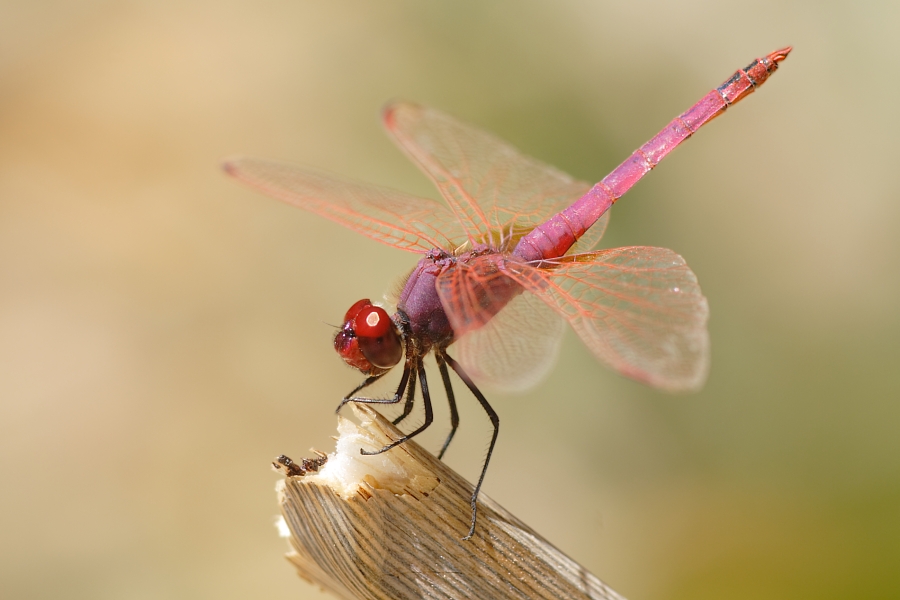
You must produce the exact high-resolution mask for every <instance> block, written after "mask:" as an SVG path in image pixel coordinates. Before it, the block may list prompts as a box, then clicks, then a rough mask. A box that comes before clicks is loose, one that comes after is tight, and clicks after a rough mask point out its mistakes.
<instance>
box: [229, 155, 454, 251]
mask: <svg viewBox="0 0 900 600" xmlns="http://www.w3.org/2000/svg"><path fill="white" fill-rule="evenodd" d="M224 168H225V171H226V172H227V173H229V174H230V175H232V176H234V177H235V178H237V179H238V180H239V181H241V182H243V183H245V184H247V185H249V186H251V187H254V188H256V189H258V190H260V191H262V192H263V193H265V194H268V195H269V196H273V197H275V198H278V199H279V200H282V201H284V202H287V203H288V204H293V205H294V206H298V207H300V208H305V209H306V210H309V211H312V212H314V213H317V214H319V215H321V216H323V217H325V218H327V219H331V220H332V221H335V222H337V223H340V224H341V225H343V226H345V227H349V228H350V229H353V230H355V231H358V232H360V233H362V234H364V235H367V236H369V237H371V238H373V239H375V240H378V241H379V242H382V243H384V244H387V245H389V246H394V247H395V248H400V249H401V250H408V251H410V252H426V251H428V250H429V249H431V248H435V247H439V248H452V247H453V244H454V243H455V242H460V241H462V240H465V233H464V232H463V230H462V228H461V226H460V225H459V222H458V221H457V219H456V218H455V217H454V215H453V213H452V212H450V210H449V209H448V208H447V207H446V206H444V205H443V204H440V203H439V202H436V201H434V200H429V199H427V198H417V197H415V196H411V195H408V194H404V193H403V192H398V191H395V190H391V189H387V188H382V187H377V186H373V185H368V184H364V183H358V182H355V181H351V180H349V179H343V178H339V177H336V176H334V175H330V174H327V173H323V172H320V171H316V170H314V169H309V168H306V167H299V166H295V165H288V164H284V163H279V162H275V161H268V160H261V159H256V158H238V159H234V160H230V161H228V162H226V163H225V165H224Z"/></svg>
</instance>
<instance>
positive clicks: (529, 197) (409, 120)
mask: <svg viewBox="0 0 900 600" xmlns="http://www.w3.org/2000/svg"><path fill="white" fill-rule="evenodd" d="M384 124H385V127H386V129H387V131H388V133H390V135H391V136H392V137H393V139H394V141H395V142H396V143H397V145H398V146H399V147H400V148H401V149H402V150H403V151H404V152H406V153H407V154H408V155H409V156H410V158H412V160H413V161H414V162H415V163H416V164H417V165H418V166H419V168H421V169H422V170H423V171H424V172H425V173H426V174H427V175H428V176H429V177H430V178H431V180H432V181H434V183H435V185H437V187H438V189H439V190H440V192H441V194H442V195H443V197H444V199H445V200H446V201H447V203H448V204H450V208H451V209H452V210H453V212H454V213H455V214H456V216H457V217H458V218H459V221H460V223H461V224H462V226H463V228H464V229H465V231H466V233H467V234H468V237H469V239H470V240H471V241H473V242H493V243H494V244H495V245H497V244H499V242H500V239H501V238H502V237H505V238H509V237H513V238H515V237H518V236H520V235H521V234H522V233H523V232H526V231H529V230H531V229H532V228H534V227H535V226H536V225H538V224H540V223H543V222H544V221H546V220H547V218H549V217H550V216H551V215H553V214H555V213H557V212H559V211H560V210H562V209H563V208H565V207H566V206H568V205H569V204H571V203H572V202H574V201H575V200H577V199H578V198H580V197H581V196H582V195H584V194H585V193H586V192H587V191H588V190H589V189H590V187H591V186H590V184H588V183H585V182H583V181H577V180H575V179H573V178H572V177H570V176H569V175H567V174H565V173H563V172H562V171H559V170H557V169H555V168H553V167H551V166H549V165H546V164H544V163H542V162H540V161H538V160H536V159H534V158H531V157H528V156H525V155H523V154H521V153H520V152H519V151H518V150H516V149H515V148H513V147H512V146H510V145H509V144H507V143H506V142H503V141H501V140H500V139H498V138H496V137H494V136H493V135H490V134H489V133H486V132H484V131H482V130H480V129H477V128H475V127H473V126H471V125H468V124H466V123H463V122H461V121H459V120H457V119H455V118H454V117H451V116H450V115H448V114H445V113H443V112H441V111H438V110H435V109H433V108H426V107H422V106H418V105H415V104H408V103H396V104H392V105H389V106H388V107H386V108H385V110H384ZM607 220H608V216H606V215H604V216H603V217H602V218H601V219H600V221H598V222H597V223H596V224H595V225H594V226H593V227H592V228H591V230H590V231H589V232H588V234H587V235H586V236H585V237H586V239H585V241H584V242H583V243H582V244H580V247H581V248H582V249H583V250H587V249H590V248H592V247H593V245H594V244H596V242H597V240H599V237H600V236H601V235H602V234H603V230H604V229H605V228H606V222H607ZM510 234H512V235H510Z"/></svg>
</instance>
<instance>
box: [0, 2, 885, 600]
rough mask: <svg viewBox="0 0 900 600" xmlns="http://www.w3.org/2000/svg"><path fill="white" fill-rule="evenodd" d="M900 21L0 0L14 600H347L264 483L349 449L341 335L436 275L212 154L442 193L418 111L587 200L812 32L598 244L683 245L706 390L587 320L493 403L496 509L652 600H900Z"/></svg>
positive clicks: (0, 177) (3, 429) (861, 10)
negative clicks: (275, 467)
mask: <svg viewBox="0 0 900 600" xmlns="http://www.w3.org/2000/svg"><path fill="white" fill-rule="evenodd" d="M898 31H900V3H896V2H876V1H871V0H870V1H868V2H854V3H851V2H801V1H789V2H771V1H765V0H764V1H763V2H759V1H754V2H749V1H745V2H724V3H723V2H712V1H709V0H705V1H703V0H686V1H684V2H679V3H669V2H660V1H656V2H644V1H634V0H632V1H629V2H612V1H609V2H586V1H582V2H576V1H556V2H483V1H482V2H477V1H472V2H435V1H432V2H413V1H407V2H400V1H389V2H351V1H346V0H332V1H330V2H311V1H299V0H292V1H283V0H263V1H260V2H243V3H241V2H223V1H218V2H210V1H205V2H204V1H202V0H185V1H183V2H179V3H174V2H172V3H157V2H149V1H144V2H139V1H134V2H124V1H104V0H96V1H82V2H61V1H40V0H37V1H33V2H27V3H25V2H12V1H2V2H0V211H2V212H0V477H2V482H3V483H2V489H3V492H2V494H0V564H2V565H3V567H2V569H0V596H2V597H3V598H10V599H12V598H16V599H32V598H35V599H36V598H72V599H81V598H84V599H106V598H108V599H117V600H120V599H139V600H143V599H149V598H185V599H186V598H250V597H252V598H323V597H325V596H324V595H322V594H320V593H319V592H318V591H316V590H315V589H314V588H312V587H311V586H309V585H307V584H305V583H304V582H302V581H300V580H299V579H297V577H296V576H295V575H294V573H293V571H292V569H291V568H290V567H289V566H288V564H287V563H286V562H285V561H284V560H283V559H282V554H283V553H284V551H285V549H286V547H285V543H284V541H283V540H280V539H278V538H277V537H276V532H275V529H274V527H273V522H274V515H275V514H276V511H277V507H276V504H275V497H274V494H273V486H274V483H275V481H276V479H277V476H276V475H275V474H273V473H272V472H271V471H270V470H269V466H268V465H269V461H270V460H271V459H272V458H273V457H274V456H275V455H277V454H280V453H282V452H284V453H287V454H289V455H292V456H295V457H300V456H303V455H306V454H308V453H307V449H308V448H309V447H310V446H316V447H318V448H321V449H324V450H329V451H330V450H331V449H332V447H333V446H332V442H331V439H330V436H331V435H332V434H333V433H334V424H335V421H334V416H333V414H332V412H333V409H334V407H335V405H336V402H337V401H338V399H339V398H340V397H341V396H342V395H343V394H344V393H346V392H347V391H349V389H350V388H352V386H353V385H354V384H355V383H356V382H357V380H358V375H357V374H355V373H354V372H352V371H351V370H350V369H348V368H347V367H345V366H344V365H343V364H342V362H341V361H340V360H339V359H338V358H337V357H336V356H335V355H334V353H333V351H332V349H331V335H332V331H333V330H332V329H331V328H330V327H329V326H328V325H326V324H327V323H336V322H338V321H339V320H340V318H341V316H342V315H343V312H344V310H346V308H347V307H349V305H350V304H351V303H352V302H354V301H356V300H357V299H359V298H362V297H372V298H380V297H381V295H382V294H383V293H384V292H385V291H387V290H389V289H390V288H391V287H392V285H393V283H394V281H395V280H396V278H397V277H398V276H400V275H402V274H404V273H405V272H406V271H407V270H408V269H409V268H410V267H411V266H412V265H413V263H414V262H415V257H414V256H413V255H409V254H406V253H403V252H400V251H397V250H393V249H391V248H388V247H386V246H381V245H380V244H377V243H375V242H373V241H370V240H368V239H366V238H364V237H362V236H360V235H358V234H355V233H353V232H351V231H349V230H344V229H342V228H340V227H338V226H337V225H333V224H332V223H330V222H328V221H325V220H324V219H321V218H319V217H316V216H314V215H311V214H307V213H304V212H302V211H299V210H297V209H294V208H291V207H288V206H285V205H282V204H280V203H278V202H276V201H273V200H270V199H267V198H264V197H262V196H260V195H258V194H255V193H253V192H251V191H249V190H247V189H245V188H242V187H239V186H238V185H235V184H234V183H233V182H232V181H230V180H228V179H227V178H226V177H224V176H223V175H222V173H221V172H220V171H219V169H218V161H219V159H220V158H222V157H224V156H228V155H231V154H235V153H242V154H250V155H258V156H266V157H272V158H281V159H286V160H291V161H295V162H299V163H307V164H313V165H316V166H319V167H322V168H325V169H328V170H331V171H334V172H338V173H342V174H345V175H348V176H351V177H354V178H358V179H362V180H368V181H372V182H376V183H380V184H384V185H389V186H392V187H396V188H400V189H403V190H405V191H408V192H412V193H418V194H426V195H431V196H434V195H435V192H434V191H433V190H432V189H431V187H430V185H429V183H428V182H427V181H426V179H425V178H424V177H423V176H421V175H419V174H418V173H417V172H416V170H415V169H414V168H413V167H412V166H411V165H410V164H409V163H408V162H407V161H406V160H405V159H404V158H403V157H402V156H401V155H400V153H399V152H397V151H396V150H395V149H394V148H393V147H392V146H391V144H390V142H389V141H388V140H387V138H386V137H385V135H384V134H383V133H382V131H381V129H380V125H379V121H378V111H379V109H380V107H381V106H382V105H383V103H384V102H385V101H387V100H389V99H392V98H405V99H411V100H415V101H418V102H421V103H424V104H430V105H434V106H436V107H439V108H442V109H444V110H446V111H449V112H451V113H453V114H456V115H458V116H460V117H462V118H463V119H465V120H468V121H470V122H473V123H476V124H478V125H479V126H481V127H483V128H485V129H487V130H490V131H493V132H495V133H496V134H498V135H499V136H501V137H503V138H505V139H507V140H510V141H511V142H512V143H514V144H515V145H517V146H518V147H519V148H521V149H522V150H523V151H525V152H526V153H528V154H531V155H534V156H536V157H538V158H541V159H543V160H545V161H547V162H549V163H551V164H554V165H556V166H558V167H560V168H561V169H563V170H565V171H567V172H570V173H572V174H573V175H576V176H577V177H579V178H581V179H586V180H590V181H595V180H598V179H600V178H601V177H602V176H603V175H605V174H606V173H607V172H608V171H609V170H611V169H612V168H613V167H614V166H615V165H616V164H618V163H619V162H620V161H621V160H622V159H624V158H625V157H626V156H627V155H628V154H629V153H630V152H631V151H632V150H633V149H634V148H635V147H637V146H638V145H639V144H641V143H643V142H644V141H645V140H646V139H648V138H649V137H650V136H651V135H653V134H654V133H655V132H656V131H657V130H658V129H659V128H661V127H662V126H663V125H665V124H666V123H667V122H668V121H669V120H670V119H671V118H672V117H674V116H675V115H676V114H678V113H680V112H681V111H683V110H684V109H686V108H687V107H688V106H690V105H691V104H692V103H693V102H694V101H696V100H697V99H699V98H700V97H701V96H702V95H703V94H705V93H706V92H707V91H708V90H710V89H711V88H713V87H715V86H717V85H718V84H720V83H721V82H722V81H724V80H725V78H727V77H728V76H729V75H730V74H731V73H733V72H734V70H735V69H737V68H739V67H743V66H745V65H746V64H747V63H749V62H750V61H751V60H752V59H753V58H755V57H757V56H762V55H764V54H765V53H768V52H770V51H772V50H774V49H776V48H779V47H781V46H784V45H787V44H792V45H794V47H795V51H794V53H793V54H792V55H791V56H790V58H789V59H788V60H787V61H786V62H785V63H783V65H782V68H781V69H780V70H779V72H778V74H777V75H776V76H775V77H774V78H773V79H772V80H771V81H770V82H769V83H768V84H767V85H766V86H765V87H764V88H763V89H762V90H761V91H760V92H758V93H757V94H755V95H754V96H753V97H752V98H750V99H748V100H747V101H746V102H744V103H742V104H741V105H740V106H739V107H737V108H736V109H735V110H733V111H730V112H729V114H728V115H727V116H726V117H723V118H722V119H720V120H717V121H716V122H715V123H714V124H713V125H711V126H709V127H708V128H706V129H704V130H703V132H702V134H700V135H699V136H698V137H697V139H694V140H691V141H689V142H688V143H687V144H685V146H684V147H683V148H681V149H679V150H678V151H677V152H675V153H674V155H673V156H671V157H670V158H669V159H668V160H667V161H666V162H665V163H664V164H663V165H662V166H660V168H659V169H658V170H657V171H656V172H654V173H653V174H652V175H651V176H650V177H648V178H647V179H646V180H645V181H643V182H642V183H640V185H638V187H637V188H636V189H634V190H633V191H632V192H631V193H629V194H628V196H627V197H626V198H625V199H624V200H623V201H622V202H620V203H619V204H618V205H617V207H616V208H615V209H614V211H613V218H612V221H611V225H610V229H609V231H608V233H607V236H606V238H605V239H604V241H603V242H602V244H603V245H604V246H620V245H637V244H647V245H658V246H665V247H669V248H672V249H674V250H676V251H677V252H679V253H681V254H682V255H684V256H685V257H686V258H687V260H688V262H689V264H690V265H691V266H692V267H693V269H694V270H695V271H696V273H697V274H698V276H699V278H700V281H701V283H702V285H703V289H704V290H705V293H706V295H707V296H708V298H709V302H710V306H711V310H712V318H711V321H710V331H711V335H712V344H713V360H712V371H711V375H710V379H709V383H708V385H707V386H706V388H705V389H704V390H703V391H702V392H701V393H699V394H696V395H689V396H678V397H672V396H667V395H664V394H661V393H657V392H655V391H652V390H649V389H646V388H644V387H642V386H640V385H638V384H635V383H632V382H630V381H627V380H624V379H622V378H620V377H618V376H616V375H614V374H612V373H610V372H609V371H607V370H605V369H604V368H602V367H600V366H599V365H598V364H597V363H596V362H594V360H593V359H592V358H591V356H590V355H589V354H588V352H587V351H586V350H585V349H584V348H583V347H582V346H581V344H580V342H579V341H578V340H577V339H576V338H575V337H574V335H572V334H568V336H567V338H566V342H565V346H564V348H563V351H562V356H561V359H560V361H559V363H558V365H557V367H556V368H555V369H554V370H553V372H552V375H551V376H550V377H549V378H548V379H547V380H546V381H545V382H543V383H542V384H541V385H539V386H538V387H537V388H535V389H534V390H532V391H530V392H529V393H526V394H524V395H520V396H501V395H499V394H494V395H492V396H491V398H492V400H493V401H494V406H495V407H496V408H497V410H498V411H499V413H500V416H501V419H502V421H503V431H502V433H501V437H500V442H499V446H498V449H497V452H496V455H495V458H494V462H493V464H492V468H491V471H490V473H489V475H488V479H487V482H486V487H485V490H486V492H487V494H488V495H490V496H492V497H493V498H494V499H496V500H498V501H499V502H500V503H501V504H503V505H504V506H506V507H507V508H508V509H509V510H511V511H512V512H513V513H515V514H516V515H518V516H519V517H521V518H522V519H524V520H525V521H526V522H528V523H530V524H531V525H532V526H533V527H534V528H535V529H536V530H537V531H539V532H541V533H542V534H543V535H544V536H546V537H547V538H549V539H550V540H551V541H553V542H554V543H555V544H557V545H558V546H559V547H560V548H562V549H563V550H564V551H566V552H567V553H569V554H570V555H572V556H573V557H574V558H576V559H577V560H579V561H580V562H582V563H583V564H584V565H585V566H586V567H588V568H589V569H590V570H592V571H593V572H595V573H596V574H597V575H598V576H600V577H601V578H603V579H604V580H605V581H607V582H608V583H609V584H610V585H612V586H613V587H614V588H615V589H617V590H618V591H619V592H621V593H622V594H623V595H625V596H626V597H628V598H630V599H632V600H639V599H645V598H646V599H650V598H653V599H688V598H691V599H697V598H700V599H704V598H709V599H713V598H735V599H744V598H767V599H773V598H775V599H781V598H784V599H788V598H790V599H797V598H842V599H843V598H896V597H900V403H898V398H900V366H898V359H900V351H898V350H900V316H898V306H900V236H898V234H900V227H898V225H900V202H898V200H900V199H898V192H900V175H898V173H897V170H896V162H897V159H898V151H897V148H896V142H897V137H898V134H900V127H898V125H900V123H898V121H900V117H898V111H897V93H898V87H900V84H898V81H900V78H898V76H897V74H898V72H900V36H898ZM461 402H462V405H463V406H462V412H463V415H462V416H463V430H462V432H461V433H460V435H459V436H458V438H457V440H456V442H455V445H454V446H453V447H452V448H451V450H450V452H449V454H448V457H447V460H448V462H449V463H450V464H451V465H452V466H454V467H455V468H457V469H458V470H459V471H461V472H462V473H463V474H465V475H466V476H468V477H470V478H472V477H475V476H476V475H477V473H478V469H479V467H480V461H481V457H482V454H483V452H484V450H485V447H486V443H487V435H488V426H487V423H486V419H484V417H483V414H482V413H481V412H480V409H479V408H478V407H477V405H476V403H475V402H474V401H473V400H472V398H471V397H469V396H463V397H462V398H461ZM419 418H421V417H419ZM438 419H439V425H438V426H436V427H435V430H436V433H434V434H433V435H432V436H431V437H430V438H428V439H427V440H426V445H428V444H430V445H431V446H432V447H434V445H436V443H437V442H436V441H437V440H438V439H439V438H441V436H442V435H443V434H444V432H445V431H446V427H447V421H446V408H444V407H443V406H440V407H439V411H438ZM461 533H462V532H461Z"/></svg>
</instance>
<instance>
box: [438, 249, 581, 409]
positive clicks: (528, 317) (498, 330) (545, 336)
mask: <svg viewBox="0 0 900 600" xmlns="http://www.w3.org/2000/svg"><path fill="white" fill-rule="evenodd" d="M504 263H505V259H504V258H503V257H502V256H500V255H487V256H482V257H479V258H476V259H474V260H472V261H470V262H468V263H461V262H460V263H457V265H456V267H455V268H453V269H450V270H448V271H445V272H444V273H442V274H441V275H440V276H439V277H438V278H437V282H436V286H437V291H438V295H439V297H440V298H441V304H442V306H443V307H444V311H445V313H446V314H447V317H448V319H449V320H450V324H451V326H452V327H453V331H454V333H455V335H456V337H457V341H456V342H455V343H454V345H453V348H454V355H455V356H456V358H457V360H459V362H460V363H462V365H463V368H464V369H465V370H466V372H467V373H469V375H471V376H472V377H473V378H474V379H475V380H476V381H477V382H479V383H485V384H488V385H490V386H491V387H493V388H495V389H502V390H507V391H517V390H522V389H526V388H528V387H531V386H532V385H534V384H535V383H537V382H538V381H539V380H540V379H542V378H543V377H544V375H546V373H547V371H548V370H549V368H550V367H551V366H552V364H553V362H554V360H555V359H556V355H557V353H558V351H559V343H560V339H561V338H562V333H563V330H564V326H565V324H564V322H563V319H561V318H560V316H559V315H557V314H556V313H555V312H554V311H553V310H552V309H551V308H550V307H549V306H548V305H547V304H546V303H545V302H543V301H542V300H540V299H538V298H536V297H535V296H533V295H531V294H528V293H522V291H523V290H522V288H521V286H519V285H518V284H517V283H515V282H514V281H513V280H511V279H510V278H509V277H507V276H506V273H505V272H504V270H503V265H504Z"/></svg>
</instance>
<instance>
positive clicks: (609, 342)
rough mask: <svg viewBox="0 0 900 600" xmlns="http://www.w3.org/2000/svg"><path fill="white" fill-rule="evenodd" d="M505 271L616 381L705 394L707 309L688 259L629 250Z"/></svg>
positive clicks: (516, 265) (506, 266)
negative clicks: (559, 318)
mask: <svg viewBox="0 0 900 600" xmlns="http://www.w3.org/2000/svg"><path fill="white" fill-rule="evenodd" d="M555 263H556V267H555V268H551V269H536V268H533V267H530V266H528V265H525V264H522V263H516V262H513V261H509V260H507V261H506V262H505V263H504V265H503V266H502V269H503V271H504V272H505V273H506V274H507V275H508V276H509V277H510V278H512V279H514V280H515V281H516V282H517V283H518V284H519V285H521V286H522V287H523V288H524V289H526V290H528V291H530V292H531V293H533V294H535V295H536V296H537V297H539V298H541V299H542V300H544V301H545V302H546V303H547V304H548V305H550V306H551V307H552V308H554V309H555V310H556V311H557V312H558V313H560V314H562V315H563V316H564V317H565V318H566V319H567V320H568V321H569V323H570V324H571V325H572V327H573V328H574V329H575V332H576V333H577V334H578V335H579V336H580V337H581V339H582V340H583V341H584V343H585V344H586V345H587V347H588V348H589V349H590V350H591V352H593V353H594V355H595V356H596V357H597V358H598V359H599V360H601V361H602V362H604V363H606V364H607V365H609V366H610V367H612V368H613V369H615V370H616V371H618V372H619V373H622V374H623V375H625V376H627V377H630V378H632V379H635V380H637V381H641V382H644V383H648V384H650V385H653V386H655V387H658V388H661V389H664V390H668V391H688V390H696V389H698V388H700V387H701V386H702V385H703V383H704V381H705V380H706V375H707V372H708V369H709V334H708V333H707V330H706V321H707V319H708V317H709V308H708V306H707V303H706V298H704V297H703V294H702V293H701V292H700V286H699V285H698V284H697V278H696V276H695V275H694V273H693V272H692V271H691V270H690V268H689V267H688V266H687V265H686V264H685V262H684V259H683V258H681V257H680V256H679V255H677V254H675V253H674V252H672V251H671V250H667V249H665V248H650V247H631V248H616V249H612V250H603V251H599V252H592V253H589V254H579V255H573V256H568V257H564V258H562V259H558V260H557V261H555Z"/></svg>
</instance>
